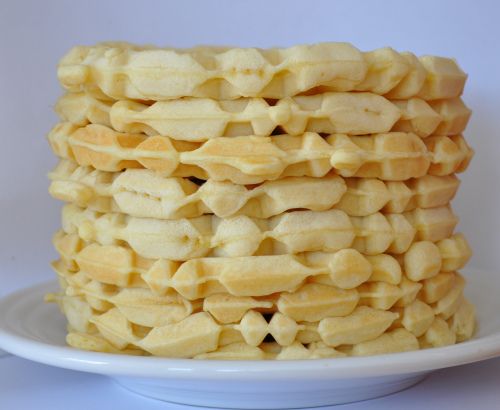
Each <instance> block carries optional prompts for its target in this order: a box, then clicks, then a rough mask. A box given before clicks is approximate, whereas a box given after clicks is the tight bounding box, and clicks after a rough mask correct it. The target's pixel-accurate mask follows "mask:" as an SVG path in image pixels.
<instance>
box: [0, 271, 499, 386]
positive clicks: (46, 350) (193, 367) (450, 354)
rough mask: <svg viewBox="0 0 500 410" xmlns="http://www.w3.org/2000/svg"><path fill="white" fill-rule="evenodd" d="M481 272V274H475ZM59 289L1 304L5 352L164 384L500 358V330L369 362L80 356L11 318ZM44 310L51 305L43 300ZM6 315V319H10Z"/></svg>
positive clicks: (41, 288)
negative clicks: (27, 332) (24, 330)
mask: <svg viewBox="0 0 500 410" xmlns="http://www.w3.org/2000/svg"><path fill="white" fill-rule="evenodd" d="M475 270H476V271H477V269H475ZM54 289H57V280H50V281H46V282H40V283H38V284H35V285H33V286H30V287H27V288H23V289H19V290H17V291H15V292H13V293H10V294H8V295H6V296H4V297H3V298H1V299H0V312H2V314H1V315H0V348H2V349H4V350H5V351H7V352H9V353H12V354H14V355H16V356H19V357H22V358H24V359H28V360H32V361H35V362H39V363H43V364H47V365H51V366H55V367H61V368H65V369H71V370H79V371H84V372H89V373H97V374H103V375H110V376H126V377H153V378H162V379H171V378H175V379H183V380H187V379H211V380H213V379H219V380H231V379H234V378H235V376H236V378H237V379H238V380H243V379H244V380H255V379H259V380H273V379H276V378H277V377H279V378H280V379H282V380H283V379H287V380H297V379H304V378H309V379H313V380H321V379H359V378H367V377H379V376H391V375H403V374H413V373H419V372H428V371H432V370H437V369H442V368H446V367H453V366H458V365H462V364H467V363H473V362H477V361H481V360H486V359H490V358H494V357H497V356H500V329H498V330H497V331H496V332H494V333H493V334H490V335H487V336H483V337H480V338H476V339H472V340H470V341H466V342H462V343H459V344H456V345H452V346H446V347H438V348H432V349H425V350H417V351H412V352H404V353H391V354H384V355H375V356H367V357H346V358H332V359H312V360H311V359H309V360H283V361H274V360H273V361H269V360H267V361H266V360H261V361H256V360H234V361H230V360H194V359H169V358H160V357H143V356H126V355H117V354H111V353H98V352H89V351H84V350H78V349H75V348H72V347H68V346H64V347H63V346H59V345H54V344H48V343H45V342H42V341H36V340H34V339H32V338H28V337H25V336H22V335H19V334H18V333H16V332H15V330H14V329H12V326H11V325H9V323H8V321H7V319H6V317H7V314H6V313H7V312H9V311H12V310H14V311H15V310H16V308H17V309H19V308H20V306H22V305H23V302H24V304H26V303H27V301H28V300H29V298H33V297H34V296H35V295H38V294H39V295H43V294H45V293H46V292H48V291H51V290H54ZM40 305H45V302H43V297H40ZM4 312H5V313H4Z"/></svg>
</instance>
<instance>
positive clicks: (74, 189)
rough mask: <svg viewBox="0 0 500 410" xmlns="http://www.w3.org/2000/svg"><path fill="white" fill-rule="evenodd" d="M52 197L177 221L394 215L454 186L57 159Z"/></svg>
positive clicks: (443, 199) (439, 181) (426, 180)
mask: <svg viewBox="0 0 500 410" xmlns="http://www.w3.org/2000/svg"><path fill="white" fill-rule="evenodd" d="M49 178H50V179H51V180H52V182H51V184H50V188H49V192H50V193H51V195H52V196H53V197H55V198H58V199H60V200H63V201H66V202H73V203H75V204H77V205H79V206H81V207H88V208H90V209H92V210H94V211H97V212H103V213H108V212H121V213H125V214H128V215H131V216H137V217H145V218H157V219H179V218H194V217H197V216H201V215H203V214H210V213H213V214H215V215H217V216H218V217H221V218H226V217H229V216H236V215H247V216H250V217H254V218H268V217H271V216H274V215H278V214H280V213H283V212H285V211H287V210H291V209H309V210H312V211H325V210H328V209H331V208H336V209H340V210H342V211H344V212H346V213H347V214H348V215H350V216H367V215H370V214H373V213H375V212H378V211H381V210H383V211H385V212H390V213H401V212H405V211H410V210H413V209H415V208H433V207H438V206H443V205H446V204H448V203H449V202H450V201H451V200H452V199H453V197H454V196H455V193H456V191H457V189H458V186H459V184H460V181H459V179H458V178H457V177H456V176H455V175H447V176H432V175H425V176H423V177H421V178H417V179H413V180H408V181H404V182H402V181H392V182H383V181H380V180H378V179H362V178H346V179H344V178H342V177H340V176H338V175H335V174H328V175H326V176H324V177H323V178H312V177H286V178H282V179H278V180H275V181H266V182H264V183H262V184H261V185H259V186H250V187H245V186H244V185H235V184H233V183H231V182H227V181H226V182H218V181H213V180H211V179H209V180H208V181H206V182H205V183H204V184H203V185H201V186H199V185H198V184H196V183H194V182H192V181H190V180H188V179H185V178H178V177H163V176H161V175H158V174H157V173H155V172H154V171H151V170H146V169H127V170H125V171H123V172H117V173H111V172H105V171H99V170H96V169H94V168H92V167H81V166H78V164H76V163H75V162H73V161H70V160H62V161H60V163H59V164H58V165H57V167H56V168H55V169H54V170H53V171H52V172H51V173H49Z"/></svg>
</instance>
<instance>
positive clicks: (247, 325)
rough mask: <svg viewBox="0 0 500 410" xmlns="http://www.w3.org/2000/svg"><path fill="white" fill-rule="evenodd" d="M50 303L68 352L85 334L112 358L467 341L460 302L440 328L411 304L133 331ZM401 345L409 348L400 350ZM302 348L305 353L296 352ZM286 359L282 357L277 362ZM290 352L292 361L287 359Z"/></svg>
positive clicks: (469, 323)
mask: <svg viewBox="0 0 500 410" xmlns="http://www.w3.org/2000/svg"><path fill="white" fill-rule="evenodd" d="M457 278H459V276H457ZM70 293H71V292H70ZM58 299H59V303H60V305H61V307H62V309H63V311H64V312H65V314H66V315H67V317H68V318H71V320H70V322H69V328H70V334H69V335H68V342H69V343H70V344H71V343H72V341H73V343H75V345H76V347H79V348H82V347H83V348H87V349H88V348H89V346H85V345H82V342H83V341H84V340H85V338H86V335H87V334H88V335H93V336H90V338H91V340H92V338H94V337H97V338H99V339H100V338H103V340H104V341H105V342H106V343H108V344H109V345H110V346H111V347H112V348H113V349H114V350H115V352H116V351H121V350H123V349H127V350H132V351H136V350H137V349H142V350H143V351H144V352H145V353H146V354H153V355H157V356H166V357H195V358H210V355H208V356H206V354H207V353H210V352H214V351H215V352H218V351H222V352H226V353H227V352H231V351H232V352H233V354H234V353H235V352H234V350H233V348H232V347H231V346H235V345H236V344H238V346H239V349H244V350H245V351H247V350H249V349H250V347H253V348H254V349H251V351H253V352H257V351H258V350H255V348H258V349H260V350H261V352H267V353H275V354H276V353H277V354H278V355H277V356H275V355H266V354H262V353H261V354H260V355H259V356H260V357H255V356H254V355H252V356H253V358H260V359H264V358H268V359H283V358H284V357H283V356H286V357H287V358H297V357H295V355H296V354H297V350H298V352H301V353H302V355H301V356H302V357H298V358H311V356H312V357H315V356H313V355H309V354H307V351H308V350H311V351H314V350H316V349H317V348H321V349H322V355H321V356H319V357H342V356H345V355H349V356H364V355H369V354H381V353H387V352H394V351H406V350H416V349H418V348H425V347H437V346H443V345H447V344H452V343H455V341H456V338H457V335H461V336H462V337H466V338H470V337H471V334H472V331H473V328H474V318H473V316H471V315H470V313H471V312H470V309H468V307H469V306H470V305H469V304H468V302H466V301H465V300H464V299H463V297H462V296H460V298H459V301H461V302H463V303H462V304H461V305H460V306H463V307H464V308H465V310H466V311H467V310H468V311H469V314H468V315H464V313H463V312H464V309H462V310H459V309H456V310H455V311H454V313H453V314H452V315H451V316H450V317H449V318H448V320H446V319H443V317H441V316H440V314H435V313H434V309H433V308H432V307H431V306H429V305H427V304H425V303H424V302H421V301H420V300H418V299H417V300H415V301H414V302H413V303H412V304H410V305H408V306H407V307H405V308H404V309H400V310H399V311H398V310H396V311H388V310H386V311H384V310H380V309H374V308H371V307H368V306H363V305H361V306H358V307H356V308H355V309H354V310H352V311H351V313H349V314H348V315H345V316H338V317H326V318H323V319H321V320H319V321H316V322H307V321H296V320H293V319H292V318H290V317H288V316H287V315H284V314H282V313H279V312H277V313H273V314H270V315H267V318H266V317H265V316H264V315H263V314H262V313H260V312H259V311H257V310H248V311H247V312H246V313H245V314H244V315H243V317H242V318H241V319H240V320H237V321H235V322H234V323H220V322H218V321H217V319H215V318H214V317H213V316H212V315H211V314H210V313H207V312H196V313H193V314H190V315H189V316H186V317H185V318H183V319H181V320H179V321H177V322H173V323H168V324H163V325H161V326H144V325H138V324H134V323H133V322H131V321H130V320H129V319H128V317H127V316H126V315H125V314H124V313H122V310H123V307H122V308H118V307H114V306H112V307H110V308H109V309H107V310H105V311H99V310H96V309H94V308H92V307H90V306H89V305H88V304H87V302H86V301H85V299H84V298H82V296H62V297H58ZM77 309H78V310H77ZM81 312H85V314H84V315H83V314H82V313H81ZM125 312H126V309H125ZM472 314H473V312H472ZM142 316H144V315H142ZM458 322H460V323H462V327H461V328H457V329H466V330H467V332H468V333H465V332H464V331H463V330H459V331H458V332H457V331H456V330H455V327H454V324H455V323H458ZM269 336H270V337H272V339H273V340H274V342H273V343H272V344H268V343H265V342H264V341H265V340H266V337H269ZM409 341H411V343H409ZM382 342H383V343H382ZM408 345H409V346H411V348H408V347H406V348H405V347H404V346H408ZM287 347H290V349H286V348H287ZM397 347H399V348H397ZM304 348H305V349H307V350H306V351H304ZM96 350H98V349H96ZM101 350H103V349H102V348H101ZM286 352H288V354H283V355H281V357H280V354H281V353H286ZM292 352H295V354H294V355H291V353H292ZM311 353H312V352H311ZM198 355H201V356H198ZM214 356H215V357H212V358H217V356H218V355H217V354H215V355H214ZM219 357H220V356H219ZM238 357H240V356H238ZM316 357H318V356H316ZM245 358H246V357H245Z"/></svg>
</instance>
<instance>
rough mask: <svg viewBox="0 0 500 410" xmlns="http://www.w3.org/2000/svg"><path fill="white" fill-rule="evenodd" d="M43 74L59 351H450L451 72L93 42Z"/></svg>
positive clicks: (453, 255) (381, 58)
mask: <svg viewBox="0 0 500 410" xmlns="http://www.w3.org/2000/svg"><path fill="white" fill-rule="evenodd" d="M58 76H59V80H60V82H61V84H62V85H63V87H64V88H65V89H66V90H67V94H65V95H63V96H62V98H61V99H60V100H59V101H58V103H57V105H56V111H57V113H58V114H59V116H60V118H61V121H62V122H61V123H60V124H58V125H56V126H55V127H54V128H53V130H52V131H51V132H50V133H49V136H48V139H49V141H50V144H51V146H52V149H53V150H54V152H55V154H56V155H57V156H58V157H59V158H60V162H59V164H58V165H57V167H56V168H55V169H54V170H53V171H52V172H51V173H50V179H51V185H50V193H51V194H52V195H53V196H54V197H55V198H58V199H60V200H63V201H65V202H67V204H66V205H65V206H64V208H63V211H62V229H61V230H60V231H59V232H57V233H56V235H55V238H54V243H55V247H56V249H57V251H58V253H59V254H60V259H59V260H58V261H56V262H54V264H53V266H54V269H55V271H56V272H57V274H58V276H59V278H60V284H61V291H60V293H58V294H53V295H49V296H48V299H49V300H52V301H56V302H57V303H59V305H60V307H61V309H62V311H63V312H64V314H65V315H66V317H67V320H68V336H67V342H68V344H70V345H71V346H74V347H77V348H83V349H88V350H93V351H101V352H113V353H124V354H143V355H144V354H145V355H156V356H164V357H183V358H196V359H251V360H255V359H309V358H327V357H344V356H364V355H373V354H382V353H391V352H402V351H409V350H416V349H422V348H428V347H436V346H444V345H450V344H454V343H456V342H461V341H463V340H466V339H469V338H470V337H471V336H472V334H473V331H474V323H475V322H474V308H473V306H472V305H471V304H470V303H469V302H468V301H467V300H466V299H465V298H464V296H463V290H464V284H465V281H464V278H463V277H462V276H461V274H460V273H459V272H458V270H460V269H461V268H462V267H463V266H464V265H465V264H466V262H467V261H468V259H469V258H470V256H471V251H470V248H469V246H468V244H467V241H466V240H465V238H464V236H463V235H462V234H461V233H456V232H455V227H456V224H457V222H458V220H457V217H456V216H455V215H454V213H453V211H452V209H451V207H450V204H449V203H450V201H451V200H452V199H453V197H454V195H455V193H456V191H457V189H458V186H459V180H458V178H457V177H456V175H455V174H456V173H459V172H462V171H464V170H465V169H466V168H467V166H468V164H469V161H470V159H471V157H472V154H473V151H472V149H471V148H470V147H469V146H468V145H467V143H466V141H465V139H464V138H463V136H462V135H461V134H462V131H463V130H464V128H465V126H466V124H467V122H468V120H469V117H470V114H471V112H470V110H469V109H468V108H467V107H466V106H465V105H464V103H463V102H462V100H461V98H460V95H461V93H462V91H463V87H464V83H465V80H466V77H467V76H466V74H464V72H463V71H462V70H461V69H460V68H459V67H458V66H457V64H456V62H455V61H454V60H452V59H448V58H441V57H431V56H425V57H420V58H417V57H416V56H415V55H413V54H411V53H408V52H403V53H398V52H396V51H394V50H393V49H391V48H383V49H378V50H375V51H370V52H360V51H359V50H357V49H356V48H354V47H353V46H351V45H349V44H344V43H323V44H317V45H310V46H297V47H291V48H286V49H268V50H260V49H255V48H248V49H241V48H232V49H229V48H217V47H203V48H201V47H200V48H193V49H182V50H180V49H158V48H153V47H137V46H132V45H129V44H123V43H106V44H100V45H97V46H94V47H76V48H74V49H72V50H71V51H70V52H69V53H68V54H67V55H66V56H65V57H64V58H63V59H62V60H61V62H60V65H59V68H58Z"/></svg>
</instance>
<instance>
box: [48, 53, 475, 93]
mask: <svg viewBox="0 0 500 410" xmlns="http://www.w3.org/2000/svg"><path fill="white" fill-rule="evenodd" d="M58 77H59V81H60V82H61V84H62V85H63V86H64V87H65V88H66V89H67V90H69V91H72V92H81V91H87V92H89V93H91V94H94V95H97V96H100V97H110V98H113V99H118V100H119V99H138V100H158V101H160V100H169V99H175V98H179V97H208V98H215V99H219V100H222V99H235V98H238V97H262V98H273V99H279V98H285V97H290V96H294V95H296V94H300V93H304V92H314V91H321V92H324V91H353V90H355V91H371V92H374V93H378V94H387V93H389V94H390V95H391V96H392V98H399V99H407V98H410V97H414V96H419V97H421V98H424V99H426V100H438V99H445V98H453V97H457V96H459V95H460V94H461V93H462V91H463V87H464V84H465V80H466V78H467V75H466V74H465V73H464V72H463V71H462V70H461V69H460V68H459V67H458V66H457V64H456V62H455V61H454V60H451V59H447V58H442V57H431V56H425V57H421V58H420V59H417V58H414V56H412V55H410V54H409V53H405V54H403V53H402V54H399V53H397V52H395V51H394V50H392V49H390V48H383V49H378V50H374V51H370V52H367V53H361V52H359V51H358V50H356V49H355V48H354V47H353V46H351V45H349V44H346V43H322V44H316V45H303V46H295V47H290V48H285V49H267V50H261V49H256V48H245V49H244V48H233V49H227V48H213V47H212V48H210V47H203V48H195V49H185V50H181V49H154V48H140V47H135V46H130V45H123V44H122V45H117V44H114V45H109V44H108V45H106V44H100V45H97V46H94V47H81V46H80V47H75V48H73V49H72V50H70V51H69V52H68V54H66V55H65V56H64V57H63V58H62V60H61V61H60V63H59V67H58Z"/></svg>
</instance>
